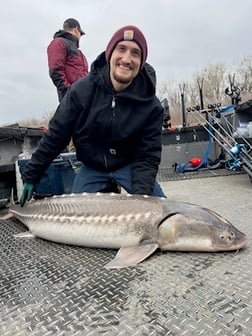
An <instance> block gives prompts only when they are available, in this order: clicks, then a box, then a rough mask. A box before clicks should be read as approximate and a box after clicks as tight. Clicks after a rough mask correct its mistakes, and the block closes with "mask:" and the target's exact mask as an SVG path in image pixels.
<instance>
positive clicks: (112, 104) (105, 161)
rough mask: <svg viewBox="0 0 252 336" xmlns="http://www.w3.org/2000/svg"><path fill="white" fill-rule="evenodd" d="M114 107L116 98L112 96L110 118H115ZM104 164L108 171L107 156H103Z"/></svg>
mask: <svg viewBox="0 0 252 336" xmlns="http://www.w3.org/2000/svg"><path fill="white" fill-rule="evenodd" d="M115 105H116V98H115V96H114V95H113V97H112V101H111V112H112V117H113V118H115ZM103 158H104V164H105V167H106V169H108V160H107V156H106V155H104V157H103Z"/></svg>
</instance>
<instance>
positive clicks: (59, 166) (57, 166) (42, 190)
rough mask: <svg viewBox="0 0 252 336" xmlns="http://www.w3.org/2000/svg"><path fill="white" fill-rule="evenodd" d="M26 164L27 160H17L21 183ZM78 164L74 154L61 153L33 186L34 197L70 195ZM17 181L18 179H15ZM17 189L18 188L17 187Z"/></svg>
mask: <svg viewBox="0 0 252 336" xmlns="http://www.w3.org/2000/svg"><path fill="white" fill-rule="evenodd" d="M28 162H29V159H23V158H21V159H19V160H18V167H19V172H20V175H21V176H20V177H21V181H22V175H23V172H24V169H25V166H26V164H27V163H28ZM80 164H81V163H80V162H79V161H77V159H76V153H61V154H60V155H59V156H58V157H57V159H55V160H54V161H53V162H52V163H51V165H50V166H49V168H48V169H47V170H46V171H45V173H44V174H43V176H42V178H41V180H40V182H39V183H38V184H36V185H35V190H34V192H35V194H36V197H45V196H52V195H61V194H70V193H71V191H72V185H73V182H74V178H75V176H76V173H77V172H78V169H79V167H80ZM18 180H20V179H19V178H18V177H17V181H18ZM21 183H22V182H21ZM22 187H23V186H22ZM17 189H20V188H18V186H17Z"/></svg>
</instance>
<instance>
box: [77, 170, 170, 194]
mask: <svg viewBox="0 0 252 336" xmlns="http://www.w3.org/2000/svg"><path fill="white" fill-rule="evenodd" d="M112 182H114V183H116V184H118V185H119V186H121V187H122V188H123V189H125V190H126V191H127V192H128V193H129V194H131V165H128V166H125V167H123V168H120V169H118V170H116V171H114V172H100V171H97V170H95V169H93V168H90V167H88V166H86V165H84V164H81V167H80V170H79V172H78V174H77V175H76V177H75V180H74V184H73V188H72V192H73V193H82V192H88V193H95V192H98V191H101V190H103V189H105V188H108V187H110V185H111V183H112ZM152 196H157V197H166V196H165V194H164V193H163V190H162V189H161V186H160V185H159V183H158V182H157V181H155V184H154V189H153V193H152Z"/></svg>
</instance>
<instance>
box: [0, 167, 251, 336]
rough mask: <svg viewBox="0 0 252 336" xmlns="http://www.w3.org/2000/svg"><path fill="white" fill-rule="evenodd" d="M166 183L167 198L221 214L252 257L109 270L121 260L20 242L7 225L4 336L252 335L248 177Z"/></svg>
mask: <svg viewBox="0 0 252 336" xmlns="http://www.w3.org/2000/svg"><path fill="white" fill-rule="evenodd" d="M163 173H164V172H162V174H163ZM166 174H168V175H166V176H165V175H162V176H161V174H160V177H161V179H160V180H161V184H162V186H163V189H164V191H165V192H166V194H167V196H168V197H170V198H172V199H176V200H179V201H187V202H188V201H189V202H191V203H197V204H200V205H203V206H206V207H208V208H210V209H212V210H215V211H217V212H218V213H220V214H221V215H223V216H224V217H226V218H227V219H229V220H230V221H231V222H232V223H233V224H234V225H235V226H236V227H237V228H238V229H240V230H241V231H242V232H244V233H246V234H247V235H248V237H249V241H248V245H247V247H246V248H245V249H243V250H241V251H238V252H224V253H182V252H164V253H161V252H157V253H155V254H154V255H152V256H151V257H150V258H149V259H148V260H146V261H144V262H143V263H141V264H140V265H138V266H137V267H132V268H126V269H120V270H107V269H105V268H104V267H103V266H104V264H106V263H107V262H108V261H109V260H110V259H111V258H112V257H113V256H114V255H115V253H116V251H113V250H102V249H91V248H83V247H74V246H66V245H63V244H56V243H52V242H48V241H44V240H42V239H38V238H36V239H21V238H14V237H13V235H14V234H15V233H19V232H22V231H24V230H25V227H24V226H23V225H22V224H20V223H18V222H14V221H11V220H1V221H0V245H1V246H0V260H1V262H0V274H1V275H0V335H1V336H24V335H25V336H49V335H52V336H61V335H62V336H68V335H69V336H75V335H81V336H83V335H85V336H87V335H88V336H89V335H90V336H95V335H103V336H157V335H162V336H166V335H171V336H180V335H181V336H182V335H183V336H184V335H185V336H186V335H188V336H189V335H190V336H191V335H195V336H196V335H197V336H198V335H204V336H206V335H211V336H213V335H218V336H223V335H229V336H231V335H239V336H248V335H252V245H251V237H252V220H251V215H252V201H251V200H252V184H251V182H250V181H249V178H248V176H247V175H246V174H224V173H223V174H221V173H220V172H219V173H218V174H217V175H218V176H214V178H213V177H212V176H211V177H209V176H207V173H206V172H205V173H203V172H201V173H199V174H201V176H199V174H198V175H197V174H196V176H193V175H192V176H191V177H190V178H183V177H182V176H180V179H178V178H175V175H174V179H172V174H169V172H166ZM186 174H188V173H186ZM204 174H205V175H204ZM197 177H201V178H197Z"/></svg>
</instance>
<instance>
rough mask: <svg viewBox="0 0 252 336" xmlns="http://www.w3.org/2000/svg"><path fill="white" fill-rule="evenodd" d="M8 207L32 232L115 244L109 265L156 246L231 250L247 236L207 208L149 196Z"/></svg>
mask: <svg viewBox="0 0 252 336" xmlns="http://www.w3.org/2000/svg"><path fill="white" fill-rule="evenodd" d="M9 213H10V214H11V216H14V217H15V218H17V219H18V220H20V221H21V222H22V223H23V224H24V225H25V226H26V227H27V228H28V229H29V233H30V234H31V235H32V236H37V237H40V238H43V239H46V240H50V241H54V242H58V243H63V244H71V245H80V246H89V247H97V248H110V249H119V251H118V253H117V254H116V256H115V258H114V259H113V260H112V261H111V262H109V263H108V264H107V265H106V266H105V267H107V268H121V267H127V266H134V265H137V264H138V263H140V262H141V261H143V260H144V259H146V258H147V257H149V256H150V255H151V254H152V253H153V252H154V251H155V250H156V249H158V248H159V249H161V250H162V251H206V252H217V251H230V250H238V249H241V248H243V247H244V246H245V244H246V241H247V237H246V235H245V234H243V233H242V232H240V231H239V230H237V229H236V228H235V227H234V226H233V225H232V224H231V223H230V222H228V221H227V220H226V219H224V218H223V217H221V216H220V215H218V214H217V213H215V212H213V211H211V210H209V209H206V208H203V207H201V206H198V205H194V204H189V203H183V202H176V201H174V200H169V199H163V198H158V197H153V196H140V195H126V194H120V195H119V194H101V193H97V194H88V193H83V194H71V195H61V196H53V197H50V198H44V199H42V200H33V199H32V200H31V201H29V202H26V204H25V205H24V207H23V208H21V207H20V205H16V204H11V205H10V209H9ZM19 235H20V234H19ZM21 236H27V235H22V234H21Z"/></svg>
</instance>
